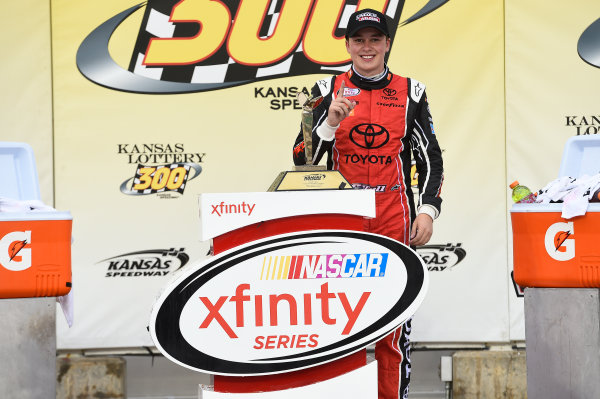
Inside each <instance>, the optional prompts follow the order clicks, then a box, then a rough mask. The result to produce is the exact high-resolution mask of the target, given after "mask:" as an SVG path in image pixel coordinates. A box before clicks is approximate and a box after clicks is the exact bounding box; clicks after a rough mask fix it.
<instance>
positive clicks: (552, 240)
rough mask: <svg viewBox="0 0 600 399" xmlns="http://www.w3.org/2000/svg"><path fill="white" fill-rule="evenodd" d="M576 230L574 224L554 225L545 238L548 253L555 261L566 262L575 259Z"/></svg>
mask: <svg viewBox="0 0 600 399" xmlns="http://www.w3.org/2000/svg"><path fill="white" fill-rule="evenodd" d="M574 234H575V230H574V229H573V222H558V223H554V224H553V225H551V226H550V227H548V230H546V235H545V236H544V246H545V247H546V252H547V253H548V255H550V257H551V258H552V259H554V260H557V261H560V262H564V261H568V260H571V259H573V258H574V257H575V237H574Z"/></svg>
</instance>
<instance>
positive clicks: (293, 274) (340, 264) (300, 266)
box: [260, 253, 388, 280]
mask: <svg viewBox="0 0 600 399" xmlns="http://www.w3.org/2000/svg"><path fill="white" fill-rule="evenodd" d="M387 258H388V254H386V253H374V254H336V255H312V256H311V255H303V256H265V257H264V258H263V264H262V268H261V272H260V279H261V280H293V279H309V278H356V277H384V276H385V268H386V266H387Z"/></svg>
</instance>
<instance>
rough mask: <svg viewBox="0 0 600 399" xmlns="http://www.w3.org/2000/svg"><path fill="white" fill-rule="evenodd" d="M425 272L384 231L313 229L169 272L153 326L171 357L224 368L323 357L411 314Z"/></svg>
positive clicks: (294, 363)
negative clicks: (175, 274)
mask: <svg viewBox="0 0 600 399" xmlns="http://www.w3.org/2000/svg"><path fill="white" fill-rule="evenodd" d="M427 286H428V277H427V271H426V268H425V266H424V265H423V263H422V262H421V259H420V257H419V256H418V255H417V254H416V253H415V252H414V251H412V250H411V249H410V248H409V247H407V246H405V245H403V244H401V243H400V242H398V241H395V240H392V239H390V238H387V237H384V236H380V235H375V234H369V233H362V232H355V231H337V230H320V231H309V232H301V233H293V234H285V235H279V236H274V237H270V238H266V239H262V240H259V241H253V242H250V243H248V244H245V245H243V246H240V247H236V248H234V249H232V250H229V251H227V252H224V253H223V254H220V255H218V256H215V257H213V258H210V259H208V260H206V261H204V262H202V263H199V264H196V265H192V266H190V268H189V270H187V271H186V272H184V273H183V274H182V275H180V276H179V277H178V278H177V279H176V280H174V281H172V282H171V283H170V284H169V285H168V286H167V287H166V289H165V291H164V292H163V294H162V295H161V296H160V298H159V299H158V300H157V302H156V304H155V306H154V308H153V311H152V316H151V323H150V332H151V335H152V338H153V340H154V343H155V344H156V347H157V348H158V349H159V350H160V351H161V352H162V353H163V354H164V355H165V356H166V357H168V358H169V359H171V360H172V361H174V362H176V363H178V364H180V365H182V366H184V367H187V368H190V369H193V370H197V371H202V372H208V373H212V374H221V375H238V376H244V375H264V374H275V373H282V372H287V371H292V370H298V369H303V368H307V367H311V366H314V365H318V364H323V363H326V362H329V361H332V360H335V359H337V358H340V357H343V356H346V355H348V354H351V353H353V352H356V351H358V350H360V349H362V348H365V347H366V346H367V345H369V344H371V343H373V342H376V341H378V340H379V339H381V338H382V337H383V336H385V335H386V334H388V333H389V332H391V331H392V330H394V329H395V328H397V327H398V326H399V325H400V324H402V323H403V322H404V321H405V320H406V319H408V318H409V317H410V316H412V315H413V314H414V312H415V311H416V309H417V307H418V306H419V305H420V303H421V302H422V301H423V298H424V296H425V292H426V289H427Z"/></svg>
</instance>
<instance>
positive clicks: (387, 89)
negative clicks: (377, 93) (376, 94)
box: [383, 87, 396, 97]
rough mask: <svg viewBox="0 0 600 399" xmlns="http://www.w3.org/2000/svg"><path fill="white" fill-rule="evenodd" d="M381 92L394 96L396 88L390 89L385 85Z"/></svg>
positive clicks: (387, 95)
mask: <svg viewBox="0 0 600 399" xmlns="http://www.w3.org/2000/svg"><path fill="white" fill-rule="evenodd" d="M383 94H384V95H385V96H386V97H393V96H395V95H396V90H394V89H390V88H387V87H386V88H385V89H383Z"/></svg>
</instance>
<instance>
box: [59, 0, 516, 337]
mask: <svg viewBox="0 0 600 399" xmlns="http://www.w3.org/2000/svg"><path fill="white" fill-rule="evenodd" d="M172 3H173V2H169V1H152V2H148V3H147V5H142V6H141V7H140V8H139V9H137V10H136V9H135V7H136V6H137V4H138V3H137V2H129V1H115V0H110V1H106V2H103V3H93V2H79V3H72V2H67V1H64V0H56V1H52V3H51V7H52V45H53V84H54V87H53V90H54V91H53V93H54V135H55V142H54V143H55V154H56V156H55V160H56V161H55V192H56V206H57V207H58V208H59V209H68V210H70V211H71V212H72V214H73V217H74V220H75V222H74V228H73V235H74V239H75V241H74V243H73V274H74V277H73V281H74V287H73V292H74V295H75V309H76V311H75V324H74V326H73V327H72V328H70V329H69V328H67V327H66V324H65V323H63V322H60V321H59V326H58V346H59V348H93V347H139V346H150V345H152V342H151V339H150V336H149V334H148V331H147V330H146V326H147V325H148V317H149V314H150V308H151V306H152V304H153V302H154V300H155V298H156V297H157V295H158V294H159V293H160V291H161V289H162V287H164V286H165V285H166V284H167V282H168V281H169V280H170V278H171V277H172V274H173V272H175V271H177V270H180V269H181V268H185V267H186V266H185V265H186V264H189V263H191V262H194V261H196V260H199V259H201V258H203V257H204V256H205V254H206V252H207V250H208V243H207V242H201V241H200V238H199V237H200V235H199V226H200V220H199V215H198V203H197V196H198V194H200V193H203V192H245V191H265V190H266V189H267V188H268V186H269V185H270V183H271V182H272V181H273V180H274V179H275V177H276V176H277V174H278V172H280V171H282V170H288V169H290V167H291V163H292V162H291V146H292V143H293V140H294V138H295V136H296V133H297V131H298V128H299V122H300V110H299V109H298V108H299V106H298V105H297V104H294V101H293V100H294V98H295V95H296V93H297V92H298V91H302V90H304V89H308V90H309V89H310V88H311V86H312V85H313V83H314V82H315V81H316V80H317V79H320V78H323V77H324V76H326V75H328V74H331V73H333V72H335V71H337V70H340V69H347V65H348V60H347V59H345V58H344V57H347V54H346V53H345V49H344V48H343V38H341V37H338V38H337V39H336V38H335V37H333V36H331V35H329V36H327V35H325V34H324V33H323V32H322V31H320V30H319V29H318V28H319V27H321V28H323V29H325V28H327V27H328V26H330V27H331V29H330V30H329V31H328V32H331V31H334V32H335V34H336V35H338V36H340V35H342V34H343V28H341V27H340V25H339V24H342V21H343V20H344V16H346V18H347V16H348V15H349V14H350V13H351V12H352V11H353V10H354V8H355V6H356V4H357V2H355V1H354V2H352V1H348V2H339V3H338V2H325V1H323V0H321V1H318V2H317V1H315V2H311V1H302V2H297V3H294V4H295V6H294V7H301V6H302V5H303V4H304V6H306V5H307V4H308V3H310V7H312V8H310V7H309V8H308V9H305V10H304V11H305V12H302V13H296V14H293V13H292V14H286V13H285V9H283V10H282V7H281V4H283V3H282V2H281V1H274V2H268V1H267V2H261V4H264V5H265V7H266V8H265V9H266V10H267V12H266V14H265V15H266V16H265V21H268V24H269V26H270V27H273V28H274V26H275V25H274V24H275V22H274V21H276V20H278V18H281V21H282V22H281V23H282V24H283V23H284V22H283V21H285V25H282V26H286V27H288V29H289V31H287V32H288V33H289V32H290V31H292V32H295V33H294V34H295V36H294V35H287V36H286V35H283V36H277V38H278V40H279V41H273V42H269V41H260V40H256V38H254V37H253V36H248V35H246V36H247V37H249V38H250V39H248V40H249V42H248V43H249V44H248V45H247V46H246V47H247V48H252V49H254V48H259V47H257V46H264V47H260V49H261V50H260V51H254V52H248V51H245V50H246V49H245V47H244V46H243V45H242V46H240V45H239V43H243V38H244V35H243V34H241V33H243V32H248V31H251V29H252V28H253V27H256V26H258V24H257V23H256V21H255V20H253V19H252V18H259V17H261V15H259V14H256V15H255V14H252V13H250V14H237V13H236V11H237V8H238V7H241V6H242V5H244V4H246V6H247V4H248V1H247V0H246V1H241V2H221V3H219V2H209V1H193V0H187V1H184V2H180V3H179V7H181V8H178V10H179V11H178V12H181V13H182V14H178V15H179V16H174V17H175V18H176V19H177V18H179V19H184V17H185V16H187V15H197V16H200V15H202V14H201V11H203V10H207V9H206V8H203V7H209V8H210V12H211V13H215V14H214V15H215V20H214V21H213V22H215V23H216V22H218V21H221V23H225V24H227V21H228V18H229V17H231V18H237V17H239V16H240V15H241V16H244V17H245V18H246V19H245V20H244V19H242V18H241V17H240V20H239V21H238V20H237V19H236V21H238V23H239V24H238V25H236V24H233V25H231V26H230V27H229V28H227V30H226V31H224V30H223V25H219V26H220V27H219V26H217V25H210V26H208V25H207V29H206V31H205V32H207V33H211V32H212V33H211V35H212V36H211V35H209V36H204V38H203V39H202V40H205V41H203V42H200V41H199V42H197V45H198V46H199V47H193V50H194V51H193V53H194V54H193V57H192V55H190V51H188V50H189V47H186V46H188V45H189V44H190V43H189V42H186V40H181V39H182V38H186V37H187V38H189V37H193V35H195V34H196V33H197V27H196V30H194V29H193V27H190V26H188V27H187V28H186V27H185V26H184V25H189V24H176V26H173V24H171V23H170V22H169V20H168V19H166V18H165V16H166V15H168V9H167V11H165V9H164V7H167V6H166V5H167V4H171V5H172ZM224 3H227V4H228V5H229V7H230V10H229V14H227V11H226V10H225V9H224V8H223V4H224ZM280 3H281V4H280ZM288 3H289V4H291V2H288ZM288 3H285V4H288ZM332 4H334V5H335V4H337V5H338V7H339V6H342V5H343V6H344V7H343V11H342V13H341V14H340V20H339V21H333V22H332V20H331V15H330V14H331V13H325V14H323V15H327V18H325V17H323V19H322V20H319V19H318V18H317V17H315V18H316V19H315V21H321V25H319V23H316V22H315V23H314V24H313V23H311V22H310V18H308V16H309V15H311V14H310V12H312V11H314V12H315V15H317V16H318V14H316V10H317V9H318V7H324V8H323V9H324V10H325V8H327V7H333V6H332ZM426 4H427V5H428V6H429V8H427V7H426V8H425V9H423V6H424V5H425V4H423V2H419V1H389V2H387V1H378V0H371V1H367V0H363V1H361V2H360V5H361V7H373V8H379V7H384V6H385V7H387V8H386V12H387V13H388V15H390V17H391V21H392V22H393V24H394V27H395V26H397V29H392V31H395V32H396V34H395V36H394V42H393V45H392V50H391V52H390V55H389V59H388V64H389V66H390V68H391V70H392V71H393V72H395V73H398V74H401V75H405V76H410V77H414V78H416V79H418V80H421V81H423V82H424V83H425V84H427V93H428V95H429V100H430V102H431V107H432V110H431V111H432V114H433V118H434V126H435V129H436V132H437V133H438V140H439V142H440V144H441V147H442V149H443V151H444V161H445V170H446V177H447V178H446V181H445V184H444V189H443V190H444V192H443V198H444V204H443V211H442V215H441V217H440V218H439V219H438V220H437V221H436V223H435V233H434V236H433V238H432V241H431V242H430V245H429V246H427V247H424V248H421V249H420V251H419V252H420V253H421V254H422V256H423V257H424V259H426V263H427V266H428V267H429V269H430V271H431V289H430V291H429V295H428V296H427V297H426V298H425V301H424V303H423V306H422V307H421V309H420V310H419V312H418V313H417V315H416V317H415V323H414V326H415V329H414V339H415V340H416V341H435V342H464V341H475V342H479V341H486V342H489V341H505V340H507V339H508V337H509V315H508V307H507V305H506V301H507V297H508V295H510V291H509V280H508V276H507V272H506V263H507V259H506V250H505V248H506V228H507V227H506V224H505V212H506V209H505V208H504V206H502V204H499V205H498V204H494V205H490V204H489V203H485V202H482V201H480V199H479V198H477V197H468V196H467V197H465V196H464V195H463V188H464V184H465V181H464V180H463V177H465V176H468V179H469V180H472V181H475V182H477V184H478V186H479V188H480V190H481V191H483V192H487V193H490V195H491V196H493V197H496V198H501V197H502V194H503V193H504V191H501V190H504V183H505V181H504V180H505V177H504V166H503V165H504V154H503V153H502V151H496V152H493V153H491V154H490V153H489V152H488V151H487V150H488V149H489V148H490V147H491V148H503V142H504V129H503V126H504V120H503V107H502V99H503V85H502V77H503V57H502V51H503V48H502V39H503V35H502V32H503V26H502V2H501V1H500V0H497V1H494V2H485V3H483V2H477V1H475V0H471V1H468V2H462V3H461V2H457V1H453V0H450V1H435V0H434V1H429V2H427V3H426ZM267 6H268V7H267ZM187 7H189V8H187ZM211 7H212V8H211ZM132 8H133V9H132ZM167 8H168V7H167ZM129 9H132V10H131V12H130V14H128V15H126V16H125V14H122V13H123V12H124V11H126V10H129ZM152 10H154V11H152ZM246 10H248V9H246ZM423 10H424V11H423ZM171 11H172V10H171ZM429 11H431V12H429ZM206 12H209V11H206ZM211 15H212V14H211ZM289 15H300V16H305V17H307V18H306V19H305V20H304V19H303V20H302V21H297V20H294V18H290V17H289ZM411 17H414V18H411ZM115 18H116V19H115ZM115 21H118V23H117V22H115ZM223 21H225V22H223ZM457 21H458V22H459V23H457ZM209 22H210V21H207V24H209ZM338 22H339V24H338V25H336V26H335V29H333V28H334V27H333V25H328V24H331V23H338ZM111 24H112V25H111ZM311 27H312V28H311ZM190 29H191V30H190ZM219 29H221V30H219ZM270 29H271V28H269V29H266V28H264V29H263V28H261V34H264V33H266V35H269V34H272V33H273V31H271V32H270ZM294 29H295V30H294ZM340 29H341V30H340ZM265 31H266V32H265ZM309 32H310V34H309ZM284 33H285V32H284ZM90 35H91V36H90ZM311 35H314V36H311ZM199 37H200V38H202V36H199ZM319 37H323V43H324V44H325V45H326V46H335V44H336V43H337V45H339V46H342V47H341V50H339V49H338V50H336V51H333V50H331V51H330V53H329V52H327V51H326V52H323V50H322V49H320V48H319V46H313V47H310V43H311V42H312V43H314V41H313V40H316V39H315V38H319ZM173 38H179V39H178V40H177V43H178V44H177V46H181V47H180V48H179V49H178V48H177V46H175V47H172V45H173V44H174V43H175V42H173V41H171V42H169V39H173ZM300 39H302V40H300ZM102 40H106V41H107V43H106V45H105V46H104V50H103V51H100V50H101V49H102V48H103V47H102V46H100V45H99V43H100V44H102V43H103V42H102ZM219 40H223V43H221V42H220V41H219ZM236 40H237V41H238V43H237V47H236ZM304 40H305V41H306V46H304V47H302V49H303V50H304V53H302V54H301V53H299V52H298V49H299V48H300V47H299V46H300V43H301V42H302V43H303V44H304ZM153 43H154V44H153ZM269 43H270V44H269ZM225 44H228V45H231V46H233V47H230V48H229V53H223V52H224V51H225V48H224V47H223V46H224V45H225ZM90 46H91V47H90ZM202 46H204V47H202ZM106 48H107V49H108V50H106ZM325 48H326V49H329V48H336V47H325ZM90 49H92V50H94V51H91V50H90ZM144 49H145V50H144ZM186 49H188V50H186ZM105 53H106V54H105ZM107 54H108V56H107ZM140 54H143V56H140ZM227 55H229V57H227ZM154 56H155V57H156V58H152V57H154ZM269 56H271V57H270V58H269ZM169 57H175V58H173V59H174V62H173V64H176V65H167V64H168V62H166V61H165V60H166V59H167V58H169ZM177 57H180V58H177ZM185 57H188V58H185ZM212 57H214V58H212ZM256 57H258V58H256ZM260 57H265V58H264V59H260ZM277 57H279V58H277ZM327 57H331V58H330V59H327ZM317 59H318V60H320V62H323V63H324V64H323V65H321V66H320V67H316V66H315V65H314V64H311V63H308V61H307V60H317ZM465 59H471V60H475V61H474V62H472V63H470V64H468V65H465V63H464V60H465ZM144 60H146V63H145V64H144ZM160 63H163V64H164V65H163V64H160ZM107 71H108V72H107ZM109 72H114V73H115V75H114V76H118V77H119V79H117V80H116V81H115V80H111V79H110V76H113V75H111V73H109ZM209 77H210V79H209ZM213 77H214V78H213ZM165 93H169V94H165ZM477 110H479V111H477ZM465 148H468V149H469V151H468V152H469V154H470V155H469V157H465ZM484 164H489V165H491V167H490V168H481V167H475V166H474V165H484ZM184 181H185V187H182V186H181V185H182V184H183V182H184ZM467 210H468V211H467ZM456 226H476V228H475V227H474V228H472V229H457V228H456ZM490 242H494V243H495V245H494V246H493V247H492V248H490V246H489V243H490ZM185 259H187V262H184V260H185ZM109 273H110V274H109ZM115 273H119V274H115ZM139 273H141V274H139ZM511 289H512V288H511ZM467 310H468V311H467Z"/></svg>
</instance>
